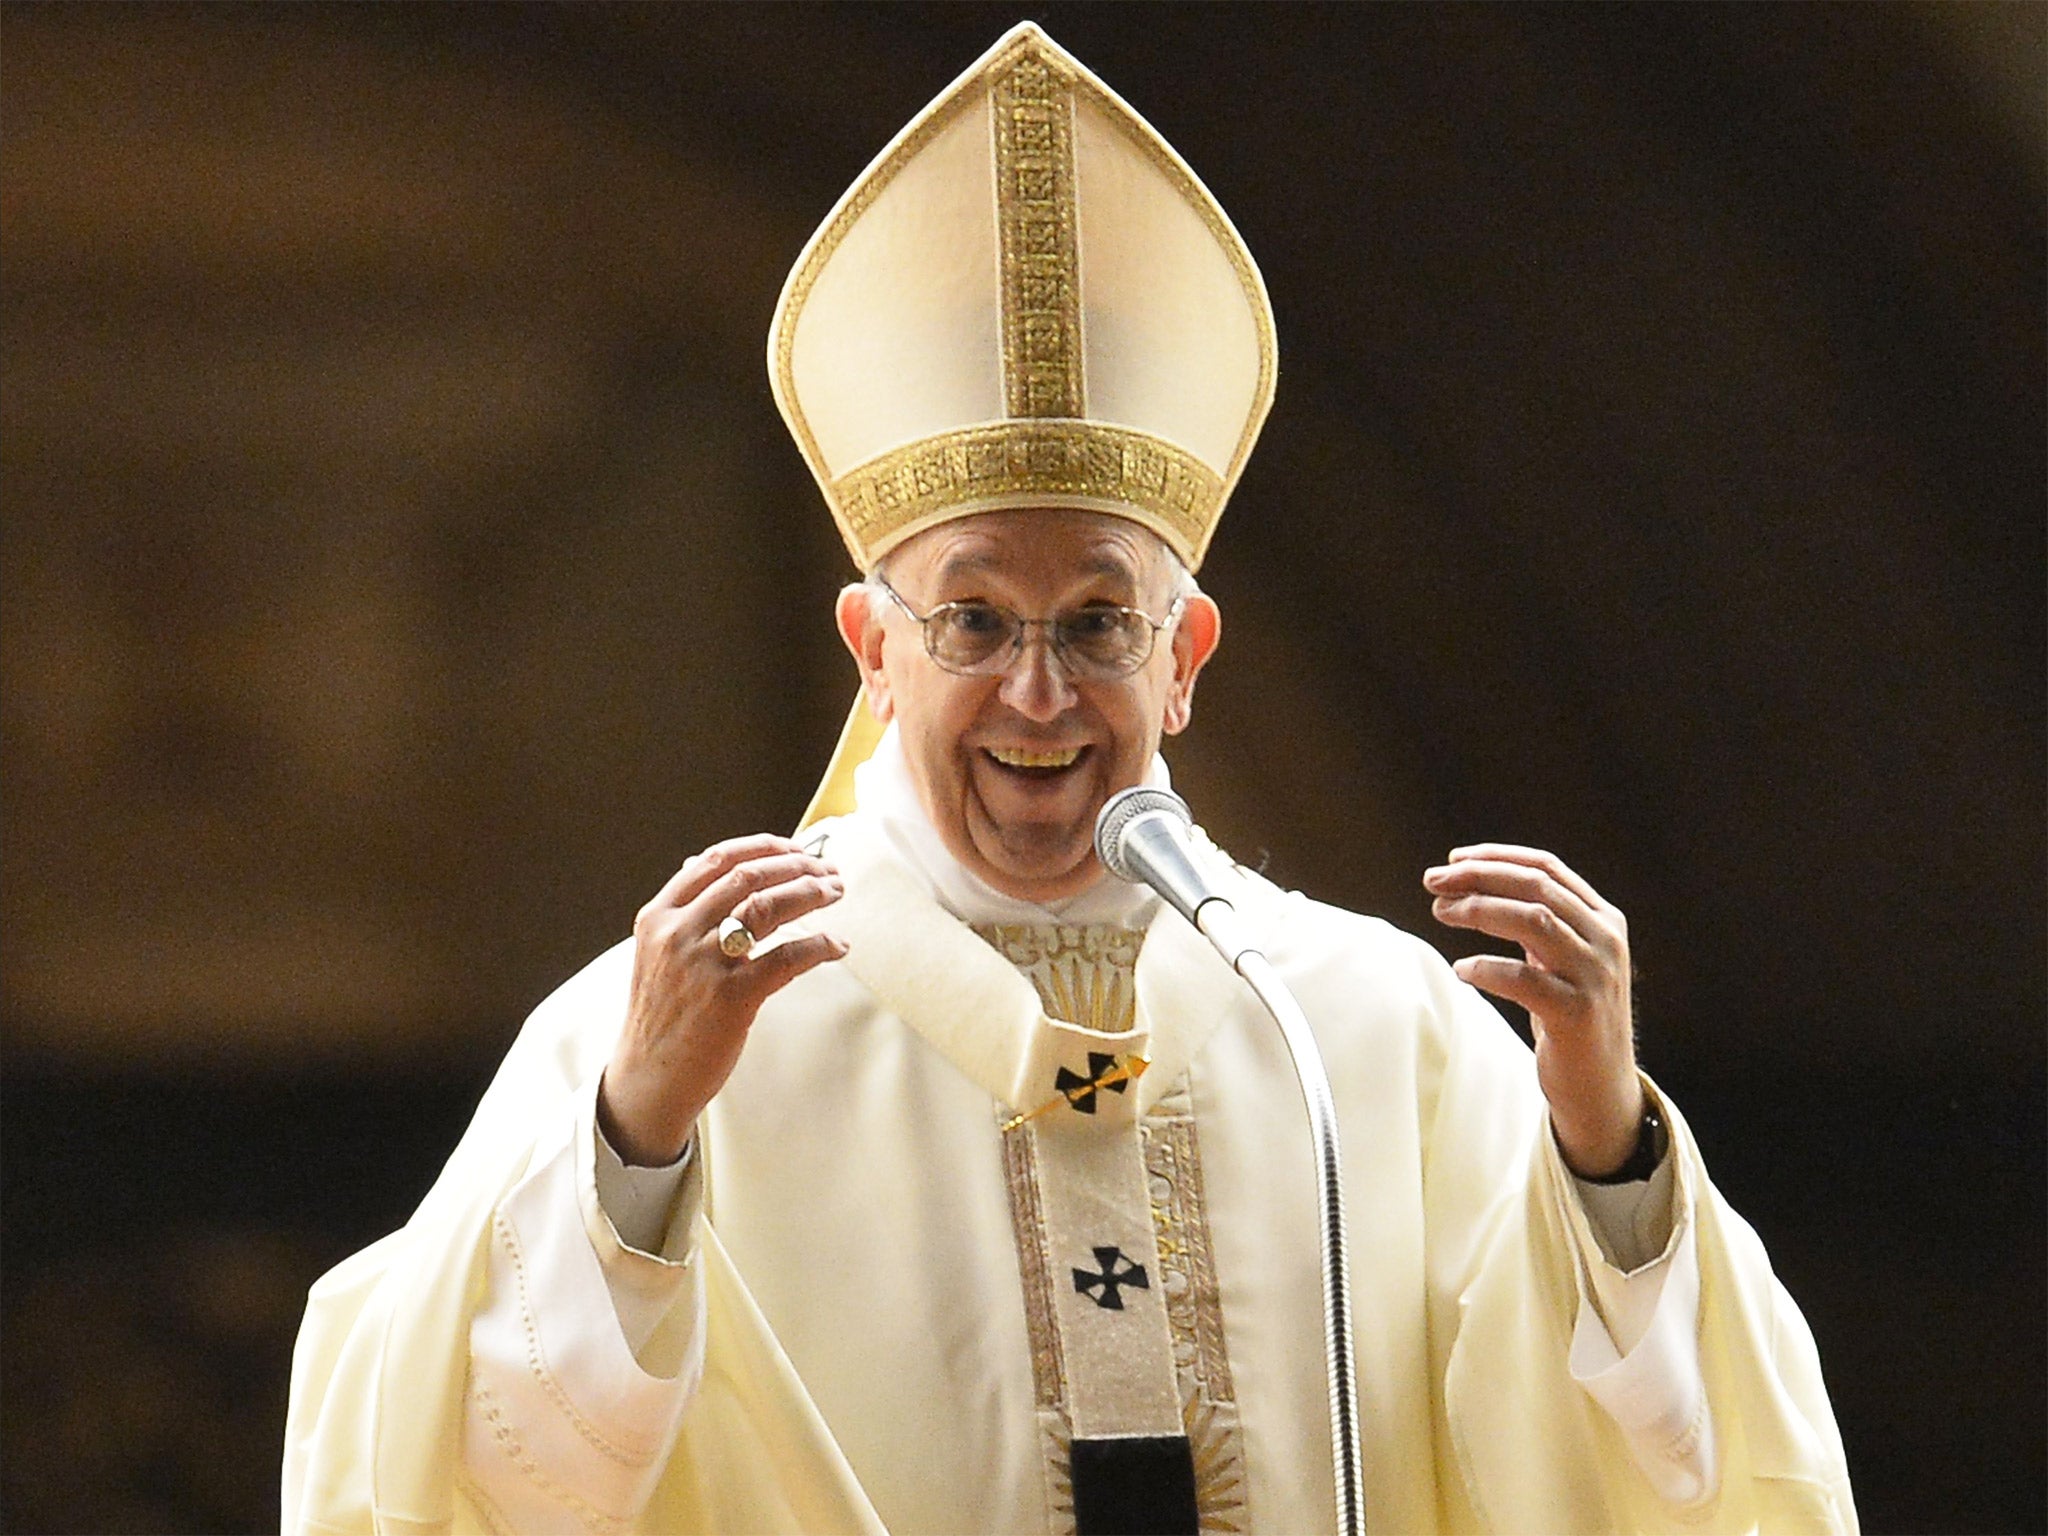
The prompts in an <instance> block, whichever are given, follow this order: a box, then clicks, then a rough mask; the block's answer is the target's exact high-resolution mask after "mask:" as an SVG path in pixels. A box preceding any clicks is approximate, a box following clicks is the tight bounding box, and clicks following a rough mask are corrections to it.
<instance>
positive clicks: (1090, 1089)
mask: <svg viewBox="0 0 2048 1536" xmlns="http://www.w3.org/2000/svg"><path fill="white" fill-rule="evenodd" d="M1115 1065H1116V1058H1115V1057H1114V1056H1105V1055H1103V1054H1102V1053H1101V1052H1100V1051H1090V1052H1089V1053H1088V1075H1087V1076H1086V1077H1083V1076H1081V1074H1080V1073H1078V1072H1069V1071H1068V1070H1067V1069H1066V1068H1065V1067H1061V1068H1060V1070H1059V1074H1058V1075H1057V1076H1056V1077H1054V1078H1053V1080H1052V1086H1053V1091H1054V1092H1055V1093H1061V1094H1065V1095H1066V1099H1067V1102H1068V1103H1069V1104H1071V1105H1073V1106H1074V1108H1076V1109H1078V1110H1079V1111H1081V1113H1082V1114H1084V1115H1092V1114H1094V1113H1095V1094H1096V1090H1097V1089H1098V1088H1107V1089H1108V1090H1109V1091H1110V1092H1111V1093H1122V1092H1123V1091H1124V1090H1125V1089H1126V1088H1128V1087H1129V1086H1130V1085H1131V1080H1130V1078H1129V1077H1128V1076H1124V1077H1120V1078H1118V1079H1117V1080H1116V1081H1115V1082H1113V1083H1105V1082H1103V1080H1102V1077H1103V1074H1104V1073H1106V1072H1108V1071H1109V1069H1110V1068H1112V1067H1114V1066H1115ZM1076 1090H1079V1091H1078V1092H1077V1091H1076Z"/></svg>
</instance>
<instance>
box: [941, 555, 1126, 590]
mask: <svg viewBox="0 0 2048 1536" xmlns="http://www.w3.org/2000/svg"><path fill="white" fill-rule="evenodd" d="M1004 564H1005V562H1004V561H1003V560H1002V559H1001V558H1000V557H999V556H997V555H995V554H993V553H991V552H988V551H982V550H962V551H960V552H959V553H958V554H953V555H948V556H947V557H946V559H945V560H944V562H943V563H941V564H940V566H939V570H938V577H939V580H940V581H942V582H943V581H948V580H950V579H952V578H953V577H955V576H968V575H980V574H983V573H985V572H998V573H1000V572H1001V571H1002V570H1003V569H1004ZM1084 569H1085V571H1086V573H1087V574H1088V575H1090V576H1103V577H1107V578H1110V579H1112V580H1126V581H1129V582H1131V583H1133V584H1134V585H1136V584H1140V583H1142V582H1143V580H1144V577H1143V575H1142V574H1141V573H1140V572H1138V571H1136V570H1134V569H1133V568H1132V567H1131V566H1130V565H1129V564H1128V563H1127V562H1125V561H1123V560H1119V559H1117V558H1116V557H1115V556H1114V555H1110V554H1106V553H1103V554H1097V555H1095V556H1094V557H1093V558H1091V559H1090V560H1089V561H1088V562H1087V564H1086V566H1085V567H1084Z"/></svg>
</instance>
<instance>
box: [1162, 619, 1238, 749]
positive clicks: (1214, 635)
mask: <svg viewBox="0 0 2048 1536" xmlns="http://www.w3.org/2000/svg"><path fill="white" fill-rule="evenodd" d="M1222 639H1223V612H1222V610H1221V609H1219V608H1218V607H1217V606H1216V602H1215V599H1213V598H1211V597H1210V596H1209V594H1208V593H1206V592H1197V593H1195V594H1194V595H1193V596H1192V597H1190V598H1189V599H1188V600H1187V605H1186V606H1185V607H1184V608H1182V609H1181V611H1180V623H1178V624H1176V625H1175V626H1174V628H1173V688H1172V691H1171V692H1169V693H1168V694H1167V696H1166V714H1165V716H1164V718H1163V720H1162V721H1161V725H1162V728H1163V729H1164V730H1165V732H1166V734H1167V735H1169V736H1178V735H1179V734H1180V733H1181V732H1182V731H1184V730H1186V729H1187V728H1188V722H1189V721H1190V720H1192V719H1194V717H1195V678H1196V677H1197V676H1199V675H1200V673H1201V670H1202V668H1203V667H1205V666H1207V665H1208V664H1209V658H1210V657H1211V656H1214V655H1215V654H1216V647H1217V645H1218V644H1219V643H1220V642H1221V641H1222Z"/></svg>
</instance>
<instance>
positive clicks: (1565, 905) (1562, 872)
mask: <svg viewBox="0 0 2048 1536" xmlns="http://www.w3.org/2000/svg"><path fill="white" fill-rule="evenodd" d="M1483 846H1484V849H1485V850H1486V852H1500V853H1514V854H1529V855H1533V857H1532V858H1531V859H1529V860H1528V861H1522V860H1515V859H1508V858H1492V857H1487V856H1485V855H1484V854H1483V853H1482V852H1480V851H1476V850H1472V849H1459V850H1457V851H1456V852H1454V853H1453V854H1452V856H1451V857H1452V862H1451V863H1449V864H1444V865H1439V866H1437V867H1436V868H1434V869H1431V870H1429V871H1427V872H1426V873H1425V874H1424V875H1423V877H1422V883H1423V885H1424V886H1426V887H1427V888H1428V889H1429V891H1430V892H1431V894H1432V895H1434V896H1435V898H1436V901H1435V904H1434V906H1433V907H1432V909H1431V910H1432V913H1433V915H1434V916H1435V917H1436V919H1437V920H1438V921H1439V922H1442V923H1446V924H1448V925H1450V926H1451V927H1454V928H1472V929H1476V930H1478V931H1479V932H1481V933H1486V934H1491V935H1492V936H1493V937H1495V938H1500V939H1512V940H1513V941H1515V942H1516V943H1519V944H1522V945H1524V946H1525V947H1527V948H1528V949H1529V950H1530V951H1531V952H1532V953H1533V954H1535V955H1536V956H1537V957H1538V958H1539V959H1541V960H1543V961H1544V962H1545V963H1546V964H1548V965H1551V966H1552V967H1553V968H1555V967H1558V966H1563V965H1568V964H1570V963H1572V962H1573V960H1574V959H1575V958H1578V957H1580V956H1582V955H1583V953H1584V952H1586V951H1589V950H1590V951H1591V952H1592V953H1594V954H1596V955H1599V956H1602V957H1607V958H1611V957H1613V956H1614V955H1615V954H1617V953H1619V952H1620V951H1622V950H1624V949H1625V948H1626V947H1627V934H1628V923H1627V919H1625V918H1624V917H1623V916H1622V914H1621V912H1620V910H1619V909H1618V908H1616V907H1614V906H1613V905H1612V904H1610V903H1608V902H1606V901H1604V900H1602V899H1601V897H1600V895H1599V893H1598V892H1596V891H1594V890H1593V888H1592V887H1591V886H1590V885H1588V884H1586V882H1585V881H1584V880H1582V879H1581V878H1580V877H1579V876H1577V875H1576V874H1573V873H1572V871H1571V870H1570V869H1568V868H1566V867H1565V865H1564V864H1563V862H1562V861H1560V860H1558V859H1556V858H1554V857H1553V856H1552V855H1550V854H1547V853H1541V852H1539V851H1538V850H1533V849H1522V848H1513V847H1510V846H1508V845H1505V844H1487V845H1483ZM1461 854H1463V855H1466V857H1462V858H1461V857H1460V856H1459V855H1461ZM1589 898H1590V899H1589Z"/></svg>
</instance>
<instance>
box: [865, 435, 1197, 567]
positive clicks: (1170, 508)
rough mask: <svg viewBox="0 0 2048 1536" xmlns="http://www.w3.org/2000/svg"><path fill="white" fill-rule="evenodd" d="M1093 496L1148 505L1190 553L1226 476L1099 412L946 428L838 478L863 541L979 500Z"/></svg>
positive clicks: (1157, 525)
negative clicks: (1092, 416)
mask: <svg viewBox="0 0 2048 1536" xmlns="http://www.w3.org/2000/svg"><path fill="white" fill-rule="evenodd" d="M1031 496H1048V497H1076V496H1078V497H1086V498H1088V499H1090V500H1095V501H1107V502H1113V503H1118V504H1120V505H1122V506H1124V507H1126V508H1129V509H1132V510H1135V511H1137V512H1139V513H1141V514H1143V520H1144V521H1146V522H1148V523H1150V524H1151V525H1152V527H1153V529H1154V531H1155V532H1157V533H1158V534H1159V536H1160V537H1161V538H1163V539H1165V540H1166V542H1167V544H1168V545H1169V546H1170V547H1171V548H1173V549H1175V550H1177V551H1179V552H1180V554H1181V555H1182V556H1183V557H1186V556H1188V555H1189V554H1190V552H1191V551H1199V550H1200V549H1201V547H1202V545H1203V544H1204V542H1205V541H1206V535H1207V533H1208V530H1209V528H1210V526H1211V524H1212V523H1213V522H1214V521H1215V518H1216V515H1217V510H1218V508H1220V507H1221V506H1222V504H1223V481H1222V479H1221V478H1220V477H1219V476H1218V475H1217V473H1216V472H1215V471H1214V470H1213V469H1211V468H1209V466H1208V465H1206V464H1204V463H1203V462H1202V461H1201V460H1200V459H1198V458H1196V457H1195V456H1194V455H1193V454H1191V453H1188V452H1187V451H1185V450H1184V449H1181V448H1177V447H1175V446H1174V445H1173V444H1172V443H1169V442H1167V441H1165V440H1164V439H1163V438H1157V437H1154V436H1152V435H1151V434H1150V433H1149V432H1137V431H1133V430H1132V429H1131V428H1129V427H1115V426H1110V425H1107V424H1106V423H1103V422H1098V421H1070V420H1043V421H1003V422H991V423H988V424H987V425H985V426H978V427H966V428H963V429H961V430H959V431H956V432H942V433H940V434H938V435H937V436H936V437H928V438H924V439H922V440H921V441H919V442H915V443H909V444H906V445H905V446H903V447H901V448H897V449H893V450H892V451H890V452H888V453H885V454H882V455H881V456H880V457H878V458H873V459H870V460H868V461H867V463H865V464H862V465H859V466H858V467H856V468H854V469H852V470H849V471H848V472H847V473H846V474H844V475H842V476H841V477H840V478H839V479H838V480H836V481H834V482H833V484H832V500H833V503H834V504H835V505H836V506H837V507H838V508H839V512H840V516H841V517H842V518H843V519H844V520H845V523H846V526H847V528H848V530H849V531H850V532H851V533H852V535H853V537H854V538H855V539H856V540H857V541H858V542H859V543H860V544H861V546H862V547H863V548H866V549H870V550H872V549H875V548H877V547H879V546H881V545H883V544H885V543H892V542H894V540H895V538H896V537H897V535H899V534H902V533H906V532H909V531H911V530H914V529H916V528H920V527H923V526H924V525H925V524H927V523H929V522H933V521H935V520H937V519H938V518H939V517H940V516H942V515H944V514H946V513H948V512H952V511H954V510H956V509H958V508H960V507H964V506H967V505H969V504H970V503H974V502H982V501H994V500H995V499H996V498H999V497H1007V498H1016V497H1031Z"/></svg>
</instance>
